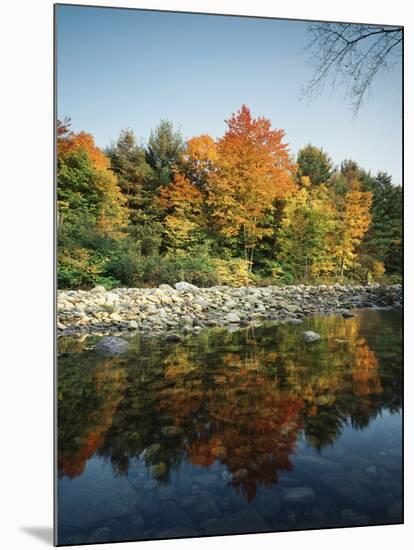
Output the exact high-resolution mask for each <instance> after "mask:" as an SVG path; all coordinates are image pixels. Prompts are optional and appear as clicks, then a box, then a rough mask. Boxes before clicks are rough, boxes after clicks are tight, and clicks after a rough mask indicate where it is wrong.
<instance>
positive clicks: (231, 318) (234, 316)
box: [226, 312, 240, 323]
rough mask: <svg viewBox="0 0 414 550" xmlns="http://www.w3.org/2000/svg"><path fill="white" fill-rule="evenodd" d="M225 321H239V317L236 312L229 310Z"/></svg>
mask: <svg viewBox="0 0 414 550" xmlns="http://www.w3.org/2000/svg"><path fill="white" fill-rule="evenodd" d="M226 321H228V322H229V323H240V317H239V316H238V315H237V313H234V312H230V313H228V314H227V315H226Z"/></svg>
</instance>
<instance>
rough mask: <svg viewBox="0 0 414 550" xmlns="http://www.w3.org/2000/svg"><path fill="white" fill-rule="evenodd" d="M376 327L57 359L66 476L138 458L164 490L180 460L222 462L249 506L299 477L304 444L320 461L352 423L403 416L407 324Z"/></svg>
mask: <svg viewBox="0 0 414 550" xmlns="http://www.w3.org/2000/svg"><path fill="white" fill-rule="evenodd" d="M371 315H372V314H371ZM380 321H381V318H378V320H377V322H375V318H374V322H372V326H371V327H368V328H367V327H366V326H365V325H364V317H363V316H362V315H361V316H359V317H355V318H353V319H349V320H344V319H342V318H337V317H332V318H325V319H316V320H313V321H312V330H316V331H317V332H319V333H320V334H321V335H322V339H321V340H320V341H319V342H318V343H316V345H312V346H309V344H307V343H305V342H303V340H302V339H301V332H302V330H304V328H303V327H297V326H295V327H293V326H292V325H283V324H282V325H278V326H276V327H264V328H263V327H262V328H260V329H256V333H254V332H253V331H252V330H251V329H246V330H245V331H239V332H237V333H233V334H229V333H227V332H226V331H222V330H216V331H209V332H206V333H204V334H203V333H202V334H200V335H199V336H198V337H196V338H194V337H193V339H191V340H189V342H188V343H183V344H180V345H176V346H168V347H166V346H165V344H163V343H162V342H161V341H157V340H155V339H151V340H140V341H139V342H138V345H139V353H137V351H136V350H134V351H132V352H131V353H130V354H128V355H127V356H126V358H124V359H111V360H108V359H102V358H98V357H97V356H95V355H94V354H93V353H81V354H78V355H77V357H76V360H75V359H73V358H72V357H69V358H62V359H61V364H60V370H59V473H60V475H62V476H63V475H67V476H69V477H74V476H76V475H80V474H81V473H82V472H83V469H84V466H85V462H86V461H87V460H88V459H89V458H90V457H91V456H92V455H93V454H94V453H95V452H97V453H99V454H100V455H102V456H105V457H108V458H109V459H110V460H111V462H112V464H113V467H114V468H115V471H116V472H117V473H118V474H120V475H122V474H125V473H127V472H128V469H129V466H130V464H131V460H133V459H134V458H136V457H142V458H144V460H145V463H146V466H147V469H148V473H149V475H151V476H153V477H154V478H155V479H157V480H158V481H159V482H161V483H162V482H165V481H167V480H168V479H169V477H170V474H171V472H172V471H173V469H174V468H177V467H178V466H179V465H180V464H181V462H182V461H183V460H186V461H188V462H190V463H191V464H193V465H195V466H202V467H205V468H208V467H209V466H212V465H213V464H214V463H215V462H216V461H219V462H221V463H222V464H223V466H225V468H226V470H227V472H228V473H229V475H230V477H229V483H230V484H231V485H232V486H233V487H234V488H235V490H237V491H239V492H240V493H241V494H243V495H244V496H245V498H246V499H247V500H252V499H253V498H254V497H255V495H256V491H257V488H258V486H260V485H263V486H269V485H272V484H275V483H277V482H278V475H279V472H281V471H283V470H286V471H290V470H292V464H291V461H290V457H291V455H292V454H293V453H294V452H295V443H296V441H297V439H298V436H299V434H302V433H303V435H304V437H305V438H306V440H307V441H308V443H309V444H310V445H312V446H313V447H315V448H316V449H319V450H320V449H322V448H323V447H324V446H326V445H331V444H333V443H334V441H335V440H336V439H337V438H338V436H339V435H340V434H341V432H342V429H343V427H344V425H346V423H348V422H351V423H352V424H353V425H354V426H355V427H359V428H363V427H365V426H367V425H368V424H369V422H370V421H371V420H372V419H373V418H374V417H375V416H376V415H377V414H378V413H379V412H380V411H381V410H382V409H383V408H384V407H387V408H389V409H390V410H398V409H399V408H400V407H401V392H400V388H401V364H400V363H401V356H400V350H401V347H400V340H399V339H400V334H399V330H398V327H400V325H399V323H400V321H399V319H398V320H397V322H396V324H395V326H394V330H391V331H390V332H389V333H387V335H386V337H385V338H384V337H383V338H382V339H381V338H380V339H378V338H377V337H376V331H377V324H378V323H380ZM396 327H397V328H396ZM390 349H392V350H395V351H393V352H392V354H391V355H390V351H389V350H390Z"/></svg>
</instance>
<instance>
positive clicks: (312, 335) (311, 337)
mask: <svg viewBox="0 0 414 550" xmlns="http://www.w3.org/2000/svg"><path fill="white" fill-rule="evenodd" d="M303 337H304V339H305V340H306V341H307V342H315V341H316V340H320V338H321V336H320V334H318V333H317V332H313V331H312V330H306V331H305V332H303Z"/></svg>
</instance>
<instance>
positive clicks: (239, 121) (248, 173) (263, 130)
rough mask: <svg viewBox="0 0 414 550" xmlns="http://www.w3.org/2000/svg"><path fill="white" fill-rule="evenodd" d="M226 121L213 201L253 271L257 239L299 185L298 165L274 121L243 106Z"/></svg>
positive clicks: (216, 215)
mask: <svg viewBox="0 0 414 550" xmlns="http://www.w3.org/2000/svg"><path fill="white" fill-rule="evenodd" d="M226 123H227V130H226V132H225V134H224V136H223V137H222V138H221V139H219V140H218V144H217V170H216V171H215V172H214V173H213V174H212V175H211V180H210V184H209V192H208V203H209V206H210V207H211V209H212V219H213V222H214V224H215V226H216V227H217V230H218V231H219V233H221V234H222V235H223V236H225V237H234V236H237V237H238V238H240V241H241V244H242V248H243V251H244V258H245V260H246V261H248V262H249V264H250V270H251V269H252V265H253V253H254V249H255V247H256V245H257V243H258V242H259V241H260V240H261V239H262V238H263V237H264V236H265V235H267V234H269V231H271V229H269V228H266V227H264V226H263V221H264V218H265V216H266V214H267V213H268V212H269V211H271V210H272V209H274V205H275V201H276V200H277V199H281V198H284V197H287V196H289V195H290V194H291V193H293V191H294V189H295V184H294V182H293V172H294V169H295V167H294V165H293V163H292V161H291V159H290V157H289V152H288V145H287V144H286V143H283V139H284V137H285V132H284V131H283V130H272V129H271V122H270V121H269V120H267V119H265V118H263V117H259V118H253V117H252V115H251V113H250V110H249V109H248V108H247V107H246V106H245V105H243V106H242V107H241V109H240V110H239V111H238V112H237V113H235V114H233V115H232V117H231V118H230V119H229V120H227V121H226Z"/></svg>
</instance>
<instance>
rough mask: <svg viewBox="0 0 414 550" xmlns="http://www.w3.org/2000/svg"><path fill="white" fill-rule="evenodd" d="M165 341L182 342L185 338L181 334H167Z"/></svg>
mask: <svg viewBox="0 0 414 550" xmlns="http://www.w3.org/2000/svg"><path fill="white" fill-rule="evenodd" d="M165 341H166V342H182V341H183V337H182V336H181V335H180V334H175V333H171V334H167V335H166V336H165Z"/></svg>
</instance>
